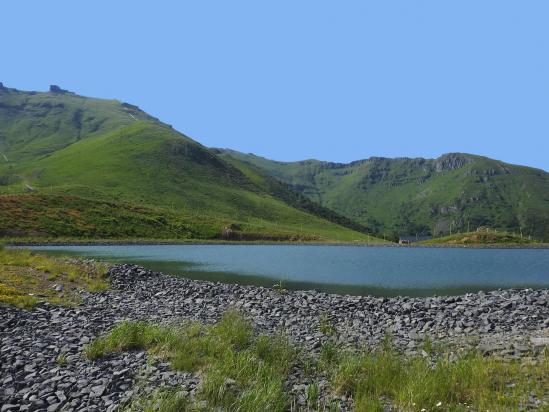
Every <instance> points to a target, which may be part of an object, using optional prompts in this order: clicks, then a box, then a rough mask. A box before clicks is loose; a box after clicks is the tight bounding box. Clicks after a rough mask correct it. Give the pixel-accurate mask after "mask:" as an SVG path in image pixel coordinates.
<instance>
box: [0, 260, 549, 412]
mask: <svg viewBox="0 0 549 412" xmlns="http://www.w3.org/2000/svg"><path fill="white" fill-rule="evenodd" d="M110 275H111V279H112V290H109V291H107V292H102V293H96V294H87V293H85V294H83V295H82V299H83V303H82V306H81V307H56V306H52V305H46V304H44V305H41V306H39V307H38V308H37V309H35V310H33V311H31V312H27V311H22V310H19V309H14V308H11V307H6V306H0V404H1V405H4V406H3V407H2V411H4V412H7V411H19V410H21V411H32V410H44V411H46V410H47V411H58V410H68V411H72V410H75V411H76V410H90V411H91V410H101V411H104V410H106V411H113V410H115V409H116V408H117V405H120V404H121V403H124V402H125V401H126V400H128V399H130V398H135V397H136V396H137V395H139V394H143V393H148V392H150V391H151V390H152V389H153V388H155V387H159V386H167V387H174V388H178V390H182V391H183V392H184V393H186V394H188V396H191V397H192V396H194V393H195V391H196V390H197V387H198V386H199V384H200V377H199V376H198V375H195V374H191V373H175V372H172V371H170V369H169V365H168V364H166V363H162V362H160V363H159V362H158V361H156V362H153V361H152V359H150V358H148V354H147V353H146V352H127V353H120V354H114V355H112V356H109V357H108V358H105V359H101V360H98V361H95V362H92V361H89V360H87V359H86V358H85V357H84V356H83V354H82V351H83V348H84V347H85V345H87V344H88V343H89V342H91V341H92V340H93V339H94V337H96V336H97V335H98V334H101V333H103V332H105V331H106V330H108V329H109V328H111V327H112V326H113V325H114V324H115V323H116V322H119V321H121V320H148V321H152V322H162V323H169V322H173V321H180V320H182V319H193V320H199V321H201V322H205V323H212V322H215V321H217V320H218V319H219V318H220V317H221V315H222V314H223V313H224V312H225V311H226V310H227V309H228V308H230V307H233V308H236V309H238V310H239V311H241V312H242V313H243V314H244V315H245V316H246V317H248V318H249V319H250V320H252V321H253V324H254V326H255V329H256V330H257V331H265V332H269V333H274V332H276V331H282V332H283V333H285V334H287V335H288V336H289V337H290V338H291V340H293V341H294V342H295V343H296V344H298V345H301V346H302V347H304V348H305V349H306V350H307V352H309V353H313V354H314V353H318V352H319V351H320V347H321V345H322V343H323V342H325V341H326V340H328V339H331V338H330V337H328V336H325V335H324V334H323V333H322V332H321V328H320V319H321V317H322V316H326V315H329V318H330V322H332V324H333V325H334V327H335V328H336V330H337V335H336V336H337V342H339V344H340V345H342V346H344V347H345V346H347V347H355V348H356V347H359V346H363V345H371V346H373V345H377V344H378V342H379V341H380V340H382V339H383V338H384V336H385V335H386V334H387V333H389V334H390V335H391V336H392V337H393V340H394V343H395V344H396V345H397V346H398V347H399V348H400V349H401V350H403V351H405V352H406V353H408V354H417V353H420V352H421V348H422V346H421V345H422V342H423V340H424V338H425V337H426V336H430V337H431V338H432V339H433V340H437V341H443V342H448V343H449V344H453V345H458V347H460V348H461V347H468V346H469V345H472V344H474V343H472V342H474V341H477V342H478V349H479V350H481V351H483V352H485V353H498V354H500V355H501V356H505V357H508V358H516V357H519V356H523V355H524V354H525V353H532V354H535V353H538V352H539V351H541V350H542V349H543V348H544V347H545V346H546V344H547V343H549V342H548V339H547V336H548V335H547V334H548V333H549V329H548V328H549V290H532V289H524V290H498V291H494V292H488V293H474V294H473V293H470V294H466V295H462V296H455V297H430V298H406V297H404V298H402V297H398V298H390V299H387V298H376V297H371V296H365V297H360V296H342V295H328V294H324V293H319V292H315V291H296V292H287V293H280V292H277V291H276V290H273V289H266V288H259V287H252V286H239V285H233V284H220V283H212V282H204V281H194V280H189V279H183V278H175V277H171V276H167V275H164V274H161V273H153V272H151V271H148V270H146V269H144V268H142V267H139V266H135V265H118V266H114V267H113V268H112V269H111V270H110ZM531 338H532V339H531ZM306 379H307V378H304V377H302V376H300V375H291V376H290V378H289V380H288V381H287V382H286V385H287V388H288V391H289V392H290V393H291V394H292V396H295V397H296V399H298V401H297V403H298V404H299V402H300V401H299V399H302V398H303V399H306V388H307V386H306V384H307V382H308V381H307V380H306ZM137 382H140V383H141V385H140V386H137V385H136V383H137ZM323 396H326V397H329V396H332V395H328V394H327V393H326V394H324V395H323ZM326 399H327V400H329V401H331V398H326ZM338 399H339V398H338ZM339 402H340V408H341V410H350V409H352V407H351V404H350V403H349V401H347V400H341V399H339ZM5 405H12V406H9V407H6V406H5ZM301 406H304V405H301Z"/></svg>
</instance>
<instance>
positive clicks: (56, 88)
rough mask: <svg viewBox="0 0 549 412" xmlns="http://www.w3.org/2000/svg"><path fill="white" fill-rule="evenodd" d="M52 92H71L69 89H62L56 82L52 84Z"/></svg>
mask: <svg viewBox="0 0 549 412" xmlns="http://www.w3.org/2000/svg"><path fill="white" fill-rule="evenodd" d="M50 93H56V94H66V93H70V92H69V91H68V90H65V89H62V88H61V87H59V86H57V85H56V84H52V85H51V86H50Z"/></svg>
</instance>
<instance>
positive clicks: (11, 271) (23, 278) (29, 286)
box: [0, 248, 108, 309]
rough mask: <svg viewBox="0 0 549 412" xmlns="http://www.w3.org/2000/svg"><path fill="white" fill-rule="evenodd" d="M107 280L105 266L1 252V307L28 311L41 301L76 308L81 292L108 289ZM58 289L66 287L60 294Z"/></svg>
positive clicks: (26, 253) (29, 253)
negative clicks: (57, 287) (58, 286)
mask: <svg viewBox="0 0 549 412" xmlns="http://www.w3.org/2000/svg"><path fill="white" fill-rule="evenodd" d="M106 276H107V267H106V265H103V264H101V263H91V262H88V263H85V262H80V261H76V260H74V259H71V260H69V259H63V258H54V257H51V256H44V255H40V254H36V253H32V252H29V251H27V250H3V249H1V248H0V304H8V305H13V306H17V307H21V308H26V309H30V308H32V307H33V306H34V305H36V303H38V302H40V301H48V302H52V303H55V304H75V303H78V301H79V297H78V293H77V291H78V290H81V289H85V290H88V291H101V290H104V289H106V288H107V287H108V280H107V278H106ZM56 285H63V290H59V291H56V290H55V289H54V287H55V286H56Z"/></svg>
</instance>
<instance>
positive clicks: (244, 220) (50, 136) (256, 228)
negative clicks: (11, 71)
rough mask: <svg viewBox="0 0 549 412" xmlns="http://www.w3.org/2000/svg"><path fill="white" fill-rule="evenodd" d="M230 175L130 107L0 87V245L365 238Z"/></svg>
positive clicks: (250, 179) (286, 190)
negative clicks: (30, 239) (5, 241)
mask: <svg viewBox="0 0 549 412" xmlns="http://www.w3.org/2000/svg"><path fill="white" fill-rule="evenodd" d="M233 163H235V162H228V161H226V160H224V159H222V158H220V157H218V156H217V155H216V154H215V153H214V152H213V151H211V150H210V149H208V148H206V147H204V146H202V145H200V144H199V143H197V142H195V141H194V140H192V139H190V138H189V137H187V136H184V135H183V134H181V133H179V132H177V131H176V130H174V129H173V128H171V127H170V126H168V125H166V124H164V123H162V122H160V121H159V120H158V119H156V118H154V117H152V116H150V115H148V114H147V113H145V112H143V111H142V110H140V109H139V108H138V107H136V106H134V105H131V104H128V103H122V102H119V101H116V100H102V99H94V98H88V97H83V96H78V95H76V94H74V93H71V92H68V91H66V90H63V89H61V88H60V87H58V86H52V87H51V88H50V92H48V93H41V92H24V91H19V90H16V89H11V88H7V87H4V86H2V85H1V83H0V236H2V235H4V236H67V237H74V236H78V237H121V238H122V237H152V238H156V237H162V238H217V237H220V236H222V237H224V238H230V239H318V240H346V241H349V240H367V239H368V238H369V236H368V235H367V234H366V232H367V228H365V227H364V226H362V225H359V224H356V223H354V222H352V221H350V219H348V218H345V217H342V216H339V215H338V214H337V213H335V212H332V211H330V210H327V209H325V208H323V207H321V206H319V205H317V204H315V203H313V202H312V201H310V200H309V199H308V198H306V197H304V196H302V195H300V194H298V193H296V192H295V191H293V189H291V188H290V187H289V186H288V185H284V184H281V183H280V182H278V181H277V180H275V179H273V178H271V177H270V176H268V175H266V174H265V173H264V172H263V171H261V170H259V169H257V170H252V169H251V168H249V167H247V168H246V169H245V170H244V171H243V170H241V169H239V168H238V167H236V166H235V165H234V164H233ZM359 231H360V232H362V233H359ZM374 240H375V239H374Z"/></svg>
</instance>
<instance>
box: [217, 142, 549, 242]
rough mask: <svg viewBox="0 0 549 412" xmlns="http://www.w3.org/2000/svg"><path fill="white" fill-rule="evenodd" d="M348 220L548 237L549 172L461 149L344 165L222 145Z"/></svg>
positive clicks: (412, 231) (393, 228) (421, 230)
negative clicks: (481, 228)
mask: <svg viewBox="0 0 549 412" xmlns="http://www.w3.org/2000/svg"><path fill="white" fill-rule="evenodd" d="M216 153H217V154H218V155H219V156H222V157H225V158H226V159H228V158H232V159H238V160H239V161H240V162H246V163H248V164H250V165H253V166H255V167H257V168H259V169H262V170H263V171H265V172H266V173H269V174H270V175H271V176H272V177H274V178H276V179H278V180H280V181H282V182H285V183H287V184H289V185H290V186H291V187H293V188H294V189H295V190H297V191H299V192H300V193H302V194H303V195H305V196H307V197H308V198H309V199H311V200H313V201H315V202H317V203H318V204H320V205H322V206H325V207H327V208H330V209H332V210H334V211H336V212H338V213H340V214H342V215H344V216H346V217H348V218H349V219H352V220H354V221H356V222H358V223H360V224H363V225H367V226H369V227H371V228H373V229H375V230H376V231H377V232H378V233H381V234H383V233H384V234H386V235H387V236H392V237H396V236H398V235H416V234H436V235H441V234H450V233H451V232H453V233H455V232H456V231H469V230H474V229H476V228H477V227H479V226H487V227H491V228H495V229H502V230H508V231H511V232H516V233H520V232H522V233H523V235H524V236H532V237H534V238H537V239H545V240H549V173H546V172H544V171H543V170H539V169H533V168H530V167H524V166H516V165H511V164H507V163H504V162H501V161H498V160H493V159H489V158H486V157H482V156H476V155H471V154H465V153H449V154H445V155H443V156H441V157H439V158H437V159H422V158H415V159H410V158H396V159H387V158H380V157H372V158H369V159H365V160H359V161H356V162H352V163H348V164H342V163H330V162H322V161H318V160H305V161H300V162H277V161H273V160H269V159H265V158H262V157H258V156H255V155H253V154H244V153H240V152H236V151H232V150H227V149H223V150H222V149H217V150H216Z"/></svg>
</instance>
